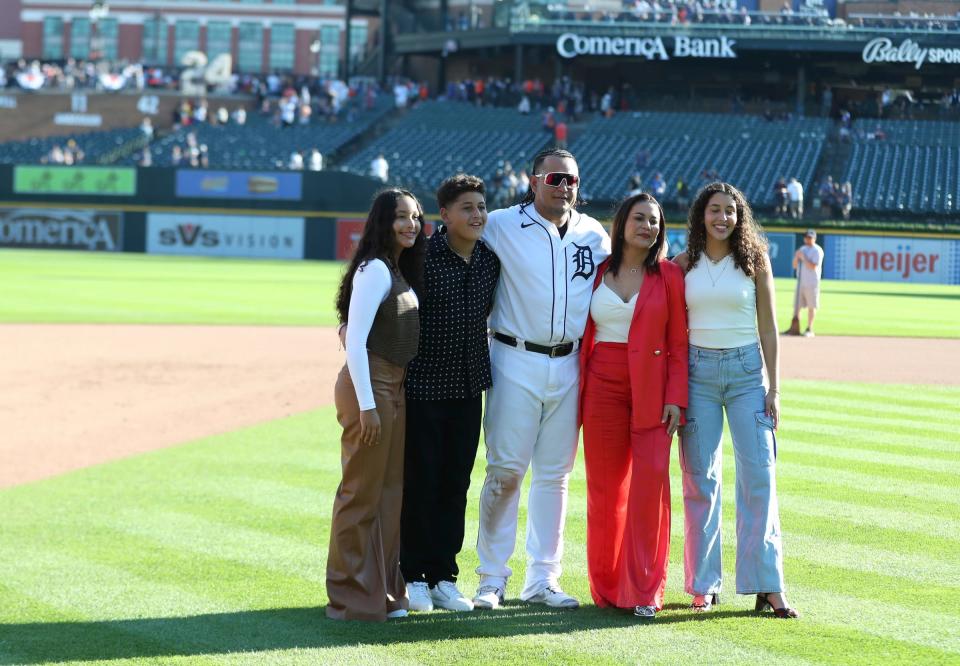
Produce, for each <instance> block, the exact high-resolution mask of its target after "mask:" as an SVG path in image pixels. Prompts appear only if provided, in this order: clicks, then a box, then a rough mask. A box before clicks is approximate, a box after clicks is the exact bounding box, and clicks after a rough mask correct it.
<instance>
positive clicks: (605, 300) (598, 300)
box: [590, 280, 637, 342]
mask: <svg viewBox="0 0 960 666" xmlns="http://www.w3.org/2000/svg"><path fill="white" fill-rule="evenodd" d="M636 304H637V294H634V295H633V298H631V299H630V300H629V301H628V302H626V303H624V302H623V299H621V298H620V297H619V296H617V294H616V293H615V292H614V291H613V290H612V289H611V288H610V287H608V286H607V285H606V283H605V282H603V281H602V280H601V281H600V286H599V287H597V289H596V291H594V292H593V298H592V299H591V300H590V316H591V317H592V318H593V323H594V324H596V326H597V332H596V338H595V341H596V342H626V341H627V336H628V335H629V333H630V322H631V321H632V320H633V310H634V307H635V306H636Z"/></svg>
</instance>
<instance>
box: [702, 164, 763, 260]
mask: <svg viewBox="0 0 960 666" xmlns="http://www.w3.org/2000/svg"><path fill="white" fill-rule="evenodd" d="M714 194H726V195H727V196H729V197H731V198H732V199H733V201H734V203H735V204H736V207H737V223H736V224H735V225H734V227H733V233H731V234H730V249H731V250H732V251H733V265H734V267H736V268H739V269H740V270H742V271H743V272H744V273H745V274H746V275H748V276H749V277H751V278H752V277H755V276H756V274H757V272H758V271H761V270H763V267H764V266H765V265H766V261H767V250H768V247H769V246H768V243H767V237H766V235H765V234H764V233H763V229H762V228H761V227H760V225H759V224H757V222H756V221H755V220H754V219H753V210H751V208H750V204H749V203H747V198H746V197H745V196H743V192H741V191H740V190H738V189H737V188H736V187H734V186H733V185H731V184H730V183H710V184H709V185H706V186H704V188H703V189H702V190H700V192H699V193H698V194H697V198H696V199H695V200H694V202H693V204H692V205H691V206H690V213H689V214H688V216H687V258H688V259H689V264H688V265H689V267H690V268H693V267H694V266H696V265H697V262H698V261H700V255H701V254H703V251H704V248H706V246H707V227H706V223H705V221H704V217H705V213H706V210H707V203H708V202H709V201H710V197H712V196H713V195H714Z"/></svg>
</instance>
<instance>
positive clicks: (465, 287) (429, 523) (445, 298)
mask: <svg viewBox="0 0 960 666" xmlns="http://www.w3.org/2000/svg"><path fill="white" fill-rule="evenodd" d="M437 203H438V204H439V205H440V217H441V218H442V220H443V226H442V227H440V228H438V229H437V231H436V232H434V234H433V235H432V236H431V237H430V239H429V240H428V242H427V255H426V261H425V265H424V284H425V297H424V298H423V300H422V302H421V303H420V351H419V352H418V355H417V357H416V358H415V359H414V360H413V361H412V362H411V363H410V365H409V366H408V368H407V381H406V389H407V438H406V453H405V465H404V482H403V514H402V518H401V534H400V570H401V571H402V572H403V577H404V580H406V582H407V593H408V594H409V596H410V610H412V611H429V610H433V608H434V607H435V606H436V607H438V608H446V609H449V610H459V611H468V610H473V602H472V601H471V600H470V598H469V597H466V596H464V595H463V594H462V593H461V592H460V590H459V589H458V588H457V585H456V580H457V574H458V573H459V570H458V568H457V561H456V557H457V553H459V552H460V549H461V548H462V546H463V533H464V514H465V512H466V507H467V490H468V489H469V487H470V472H471V471H472V470H473V463H474V460H475V459H476V456H477V446H478V444H479V441H480V423H481V411H482V396H483V392H484V391H485V390H486V389H488V388H489V387H490V384H491V378H490V353H489V348H488V343H487V315H488V314H489V313H490V308H491V307H492V304H493V292H494V290H495V289H496V286H497V281H498V279H499V277H500V260H499V259H497V256H496V255H495V254H494V253H493V252H492V251H491V250H490V249H489V248H488V247H487V246H486V245H485V244H484V243H483V241H481V240H480V234H481V233H482V232H483V228H484V225H486V223H487V208H486V202H485V188H484V184H483V181H482V180H481V179H480V178H477V177H476V176H469V175H465V174H457V175H456V176H453V177H451V178H448V179H447V180H445V181H444V182H443V183H442V184H441V185H440V188H439V189H438V190H437Z"/></svg>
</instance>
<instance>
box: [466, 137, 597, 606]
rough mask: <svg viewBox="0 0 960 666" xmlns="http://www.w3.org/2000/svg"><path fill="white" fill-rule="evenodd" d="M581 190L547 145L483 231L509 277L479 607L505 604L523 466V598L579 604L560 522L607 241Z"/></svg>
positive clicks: (572, 167)
mask: <svg viewBox="0 0 960 666" xmlns="http://www.w3.org/2000/svg"><path fill="white" fill-rule="evenodd" d="M579 188H580V170H579V167H578V165H577V161H576V159H574V156H573V155H572V154H571V153H569V152H568V151H566V150H563V149H559V148H555V149H550V150H545V151H542V152H541V153H539V154H538V155H537V156H536V157H535V158H534V161H533V173H532V175H531V176H530V191H529V192H528V193H527V195H526V196H525V197H524V198H523V200H522V202H521V203H520V204H519V205H516V206H512V207H510V208H506V209H503V210H497V211H494V212H493V213H491V214H490V217H489V220H488V222H487V227H486V229H485V230H484V233H483V240H484V242H485V243H486V244H487V245H488V246H489V247H490V249H491V250H493V251H494V252H495V253H496V254H497V256H498V257H499V258H500V262H501V274H500V283H499V285H498V287H497V293H496V295H495V297H494V301H493V311H492V312H491V314H490V320H489V325H490V329H491V331H492V337H493V340H492V342H491V347H490V363H491V370H492V375H493V386H492V388H491V389H490V391H489V392H488V394H487V411H486V415H485V416H484V432H485V441H486V446H487V474H486V479H485V480H484V484H483V490H482V491H481V493H480V533H479V537H478V539H477V554H478V556H479V560H480V566H478V567H477V573H478V574H479V575H480V584H479V588H478V589H477V594H476V596H475V597H474V600H473V602H474V605H475V606H476V607H479V608H497V607H498V606H500V604H502V603H503V600H504V596H505V591H506V587H507V582H508V580H509V578H510V576H511V574H512V573H513V572H512V570H511V569H510V567H509V566H507V562H508V560H509V559H510V556H511V555H512V554H513V550H514V546H515V545H516V537H517V520H518V509H519V503H520V486H521V483H522V482H523V477H524V475H525V474H526V472H527V468H532V470H533V479H532V481H531V484H530V495H529V502H528V509H527V544H526V547H527V557H528V561H527V571H526V581H525V584H524V586H523V589H522V590H521V592H520V598H521V599H523V600H524V601H529V602H533V603H542V604H546V605H547V606H551V607H555V608H577V607H578V606H579V605H580V604H579V602H578V601H577V600H576V599H575V598H574V597H572V596H570V595H568V594H566V593H565V592H564V591H563V590H562V589H561V588H560V583H559V578H560V573H561V566H560V562H561V558H562V556H563V524H564V519H565V515H566V504H567V480H568V477H569V475H570V470H571V469H572V468H573V462H574V458H575V456H576V451H577V442H578V427H577V400H578V388H579V382H580V366H579V353H578V352H579V347H580V338H581V337H582V336H583V331H584V327H585V326H586V321H587V312H588V310H589V307H590V296H591V293H592V291H593V276H594V274H595V273H596V267H597V265H598V264H599V263H600V262H602V261H603V260H604V259H606V258H607V257H608V256H609V254H610V238H609V237H608V236H607V233H606V231H604V229H603V227H602V226H600V223H599V222H597V221H596V220H595V219H593V218H591V217H588V216H586V215H582V214H580V213H579V212H577V211H576V210H575V205H576V204H577V202H578V192H579Z"/></svg>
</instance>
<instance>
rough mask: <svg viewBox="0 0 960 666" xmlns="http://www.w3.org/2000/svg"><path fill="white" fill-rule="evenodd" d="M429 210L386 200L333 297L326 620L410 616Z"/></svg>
mask: <svg viewBox="0 0 960 666" xmlns="http://www.w3.org/2000/svg"><path fill="white" fill-rule="evenodd" d="M425 243H426V239H425V237H424V235H423V209H422V208H421V207H420V202H419V201H417V199H416V197H414V196H413V194H411V193H410V192H408V191H407V190H399V189H391V190H386V191H384V192H381V193H380V194H378V195H377V197H376V198H375V199H374V201H373V206H372V207H371V208H370V213H369V214H368V216H367V221H366V223H365V224H364V227H363V235H362V236H361V237H360V242H359V244H358V245H357V250H356V252H355V253H354V256H353V259H352V260H351V261H350V265H349V266H348V268H347V271H346V273H345V274H344V276H343V280H342V281H341V283H340V289H339V292H338V293H337V315H338V317H339V319H340V322H341V323H342V324H347V327H346V328H347V331H346V344H347V364H346V365H345V366H344V367H343V369H342V370H341V371H340V375H339V376H338V377H337V384H336V388H335V389H334V402H335V404H336V406H337V421H338V422H339V423H340V426H341V427H342V428H343V435H342V436H341V438H340V451H341V452H340V461H341V467H342V474H343V476H342V479H341V481H340V485H339V486H338V487H337V494H336V497H335V498H334V501H333V518H332V520H331V521H330V542H329V553H328V555H327V598H328V600H329V602H328V604H327V617H329V618H331V619H333V620H366V621H373V622H383V621H384V620H387V619H392V618H398V617H404V616H405V615H406V614H407V607H408V601H407V593H406V592H407V591H406V586H405V585H404V582H403V577H402V576H401V575H400V503H401V499H402V494H403V446H404V439H405V431H406V424H405V422H404V419H405V417H406V406H405V404H404V391H403V379H404V375H405V374H406V366H407V363H409V362H410V360H411V359H413V357H414V356H416V355H417V345H418V342H419V339H420V316H419V312H418V308H419V297H418V292H421V293H422V288H421V285H422V279H423V248H424V245H425Z"/></svg>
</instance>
